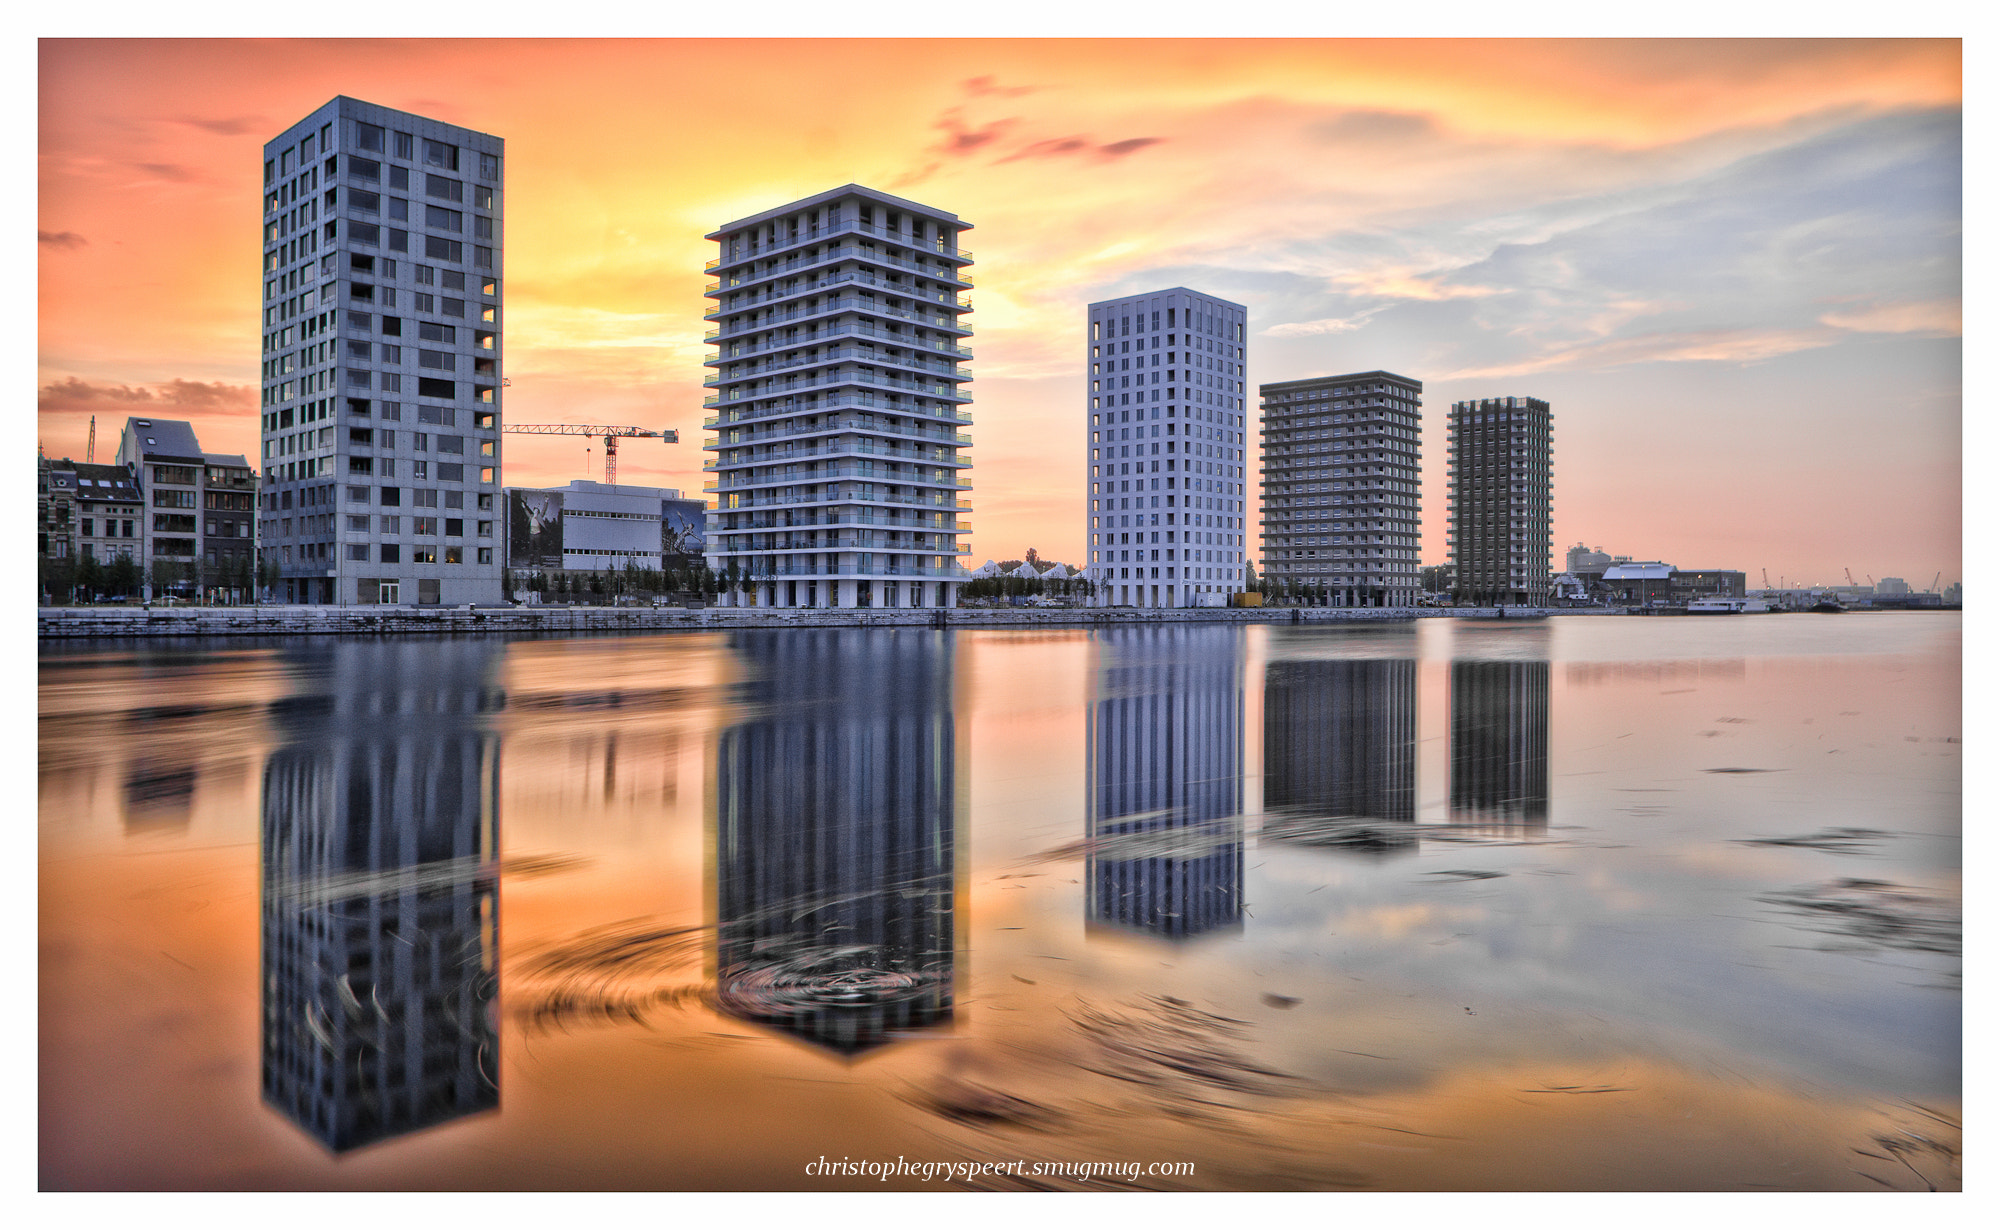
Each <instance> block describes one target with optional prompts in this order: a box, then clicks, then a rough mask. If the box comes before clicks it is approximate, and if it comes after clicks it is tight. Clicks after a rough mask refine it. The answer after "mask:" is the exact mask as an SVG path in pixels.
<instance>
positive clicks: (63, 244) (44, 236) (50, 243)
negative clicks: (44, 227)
mask: <svg viewBox="0 0 2000 1230" xmlns="http://www.w3.org/2000/svg"><path fill="white" fill-rule="evenodd" d="M35 242H36V243H38V244H41V245H42V246H43V247H45V248H62V249H64V250H65V251H67V250H69V249H72V248H81V247H84V246H85V245H87V244H89V243H90V241H89V240H88V239H85V238H84V237H83V236H81V235H79V234H77V233H76V232H75V231H36V232H35Z"/></svg>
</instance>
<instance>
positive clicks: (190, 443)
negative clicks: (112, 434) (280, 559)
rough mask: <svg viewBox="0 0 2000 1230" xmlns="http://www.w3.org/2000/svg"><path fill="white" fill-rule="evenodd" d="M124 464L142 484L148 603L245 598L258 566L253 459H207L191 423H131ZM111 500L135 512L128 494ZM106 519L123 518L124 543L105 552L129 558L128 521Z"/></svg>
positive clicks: (122, 448)
mask: <svg viewBox="0 0 2000 1230" xmlns="http://www.w3.org/2000/svg"><path fill="white" fill-rule="evenodd" d="M117 463H118V464H117V468H119V469H122V470H125V471H126V472H127V473H128V475H129V476H130V478H131V479H136V488H135V490H134V491H133V492H132V493H131V495H130V498H131V499H137V500H140V501H141V505H140V506H141V507H142V508H143V509H144V512H143V513H142V514H141V515H140V516H139V517H138V518H137V520H138V523H139V524H138V526H137V527H136V528H137V529H138V531H139V534H140V545H139V562H140V563H141V564H142V565H143V566H144V569H145V574H146V582H147V585H148V587H149V588H148V591H147V592H148V596H150V597H154V598H159V597H165V596H167V595H168V594H181V595H185V596H190V597H192V596H193V595H194V593H195V591H196V590H214V589H226V590H230V591H233V592H234V593H235V594H236V595H237V596H238V597H243V596H246V595H245V591H248V590H249V589H250V588H251V586H252V585H253V584H254V581H255V572H256V558H257V520H256V511H255V507H256V502H257V472H256V470H255V469H254V468H253V467H252V466H251V464H250V461H249V459H248V458H246V457H244V456H243V455H242V454H240V453H237V454H228V453H210V452H205V451H204V450H203V449H202V447H201V441H200V440H198V439H197V438H196V437H195V433H194V425H193V424H191V423H188V422H186V421H184V420H180V419H141V418H129V419H126V420H125V427H124V430H123V431H122V432H121V433H120V435H119V439H118V457H117ZM86 468H90V467H86ZM95 468H96V469H103V468H104V467H101V466H100V467H95ZM111 481H115V480H111ZM109 494H111V496H112V497H113V500H114V502H115V507H116V508H118V509H124V508H128V507H130V504H129V502H127V499H126V496H125V493H124V492H123V491H113V492H111V493H109ZM107 515H111V516H115V517H116V518H117V527H118V530H119V535H118V538H117V539H115V540H103V541H102V545H103V546H104V547H106V548H108V549H113V550H120V551H121V553H122V548H123V546H124V529H125V525H124V520H125V519H124V515H123V514H122V513H119V512H112V513H108V514H107ZM93 528H94V529H100V530H101V529H103V528H104V526H103V525H101V524H100V525H95V526H93Z"/></svg>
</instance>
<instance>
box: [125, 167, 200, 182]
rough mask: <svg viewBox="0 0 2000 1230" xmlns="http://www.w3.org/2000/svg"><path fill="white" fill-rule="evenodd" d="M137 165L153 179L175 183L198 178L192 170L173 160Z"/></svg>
mask: <svg viewBox="0 0 2000 1230" xmlns="http://www.w3.org/2000/svg"><path fill="white" fill-rule="evenodd" d="M138 166H139V169H140V170H141V171H144V172H146V174H148V175H151V176H152V177H153V178H155V179H164V180H170V181H172V182H174V183H177V184H187V183H193V182H194V181H195V179H196V178H198V177H197V176H196V175H195V173H194V172H193V171H192V170H190V169H188V168H187V167H184V166H181V165H180V164H179V163H175V162H142V163H139V164H138Z"/></svg>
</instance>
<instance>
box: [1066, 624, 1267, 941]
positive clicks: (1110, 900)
mask: <svg viewBox="0 0 2000 1230" xmlns="http://www.w3.org/2000/svg"><path fill="white" fill-rule="evenodd" d="M1094 640H1095V642H1096V647H1097V650H1098V653H1099V655H1100V657H1099V661H1098V664H1097V666H1096V669H1095V671H1094V672H1093V693H1092V696H1091V698H1090V702H1089V709H1088V712H1087V716H1086V722H1085V724H1086V727H1087V731H1086V740H1087V745H1088V746H1087V750H1086V760H1087V764H1086V771H1085V787H1084V788H1085V791H1086V800H1085V825H1086V831H1085V837H1086V842H1085V849H1086V851H1087V853H1086V856H1085V877H1084V883H1085V885H1086V889H1085V900H1086V913H1087V918H1088V921H1089V922H1090V923H1093V924H1110V925H1113V926H1117V927H1122V928H1129V929H1133V930H1138V931H1144V932H1149V933H1151V934H1153V935H1157V936H1162V937H1165V938H1168V939H1189V938H1192V937H1194V936H1198V935H1202V934H1205V933H1208V932H1212V931H1216V930H1218V929H1222V928H1229V927H1240V926H1242V921H1243V656H1242V655H1243V639H1242V630H1241V629H1239V628H1235V627H1228V626H1221V627H1217V626H1201V625H1193V626H1173V625H1168V626H1149V627H1135V628H1119V629H1114V630H1107V631H1104V632H1100V633H1098V634H1097V635H1096V637H1095V638H1094Z"/></svg>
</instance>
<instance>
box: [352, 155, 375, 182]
mask: <svg viewBox="0 0 2000 1230" xmlns="http://www.w3.org/2000/svg"><path fill="white" fill-rule="evenodd" d="M347 173H348V174H349V175H352V176H353V177H354V178H356V179H372V180H375V181H377V182H379V181H380V180H381V178H382V164H381V163H379V162H376V161H375V160H374V159H372V158H349V159H348V160H347Z"/></svg>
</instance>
